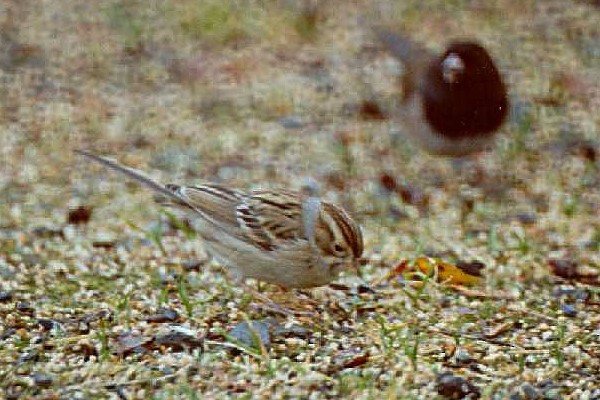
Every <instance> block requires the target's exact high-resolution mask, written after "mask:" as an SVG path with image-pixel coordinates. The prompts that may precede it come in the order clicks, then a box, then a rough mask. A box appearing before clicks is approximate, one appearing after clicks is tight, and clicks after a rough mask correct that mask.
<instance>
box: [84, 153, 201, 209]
mask: <svg viewBox="0 0 600 400" xmlns="http://www.w3.org/2000/svg"><path fill="white" fill-rule="evenodd" d="M75 153H77V154H80V155H82V156H84V157H87V158H89V159H91V160H94V161H96V162H98V163H100V164H102V165H104V166H106V167H108V168H110V169H112V170H114V171H117V172H120V173H122V174H124V175H126V176H128V177H130V178H132V179H133V180H135V181H137V182H139V183H141V184H142V185H144V186H146V187H148V188H150V189H152V190H154V191H155V192H158V193H160V194H162V195H165V196H167V197H168V198H172V199H173V200H176V201H177V202H178V203H184V204H185V205H186V206H188V207H190V208H191V209H195V207H193V206H192V205H191V204H189V202H188V201H186V200H185V199H184V198H182V197H181V196H179V195H178V194H177V193H176V192H173V191H171V190H169V189H168V188H167V187H165V186H164V185H162V184H160V183H158V182H156V181H155V180H153V179H150V178H148V177H147V176H146V175H144V174H143V173H142V172H140V171H138V170H136V169H133V168H129V167H125V166H123V165H121V164H119V163H117V162H116V161H113V160H110V159H108V158H104V157H101V156H98V155H96V154H93V153H90V152H89V151H87V150H75Z"/></svg>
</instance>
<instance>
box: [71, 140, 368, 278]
mask: <svg viewBox="0 0 600 400" xmlns="http://www.w3.org/2000/svg"><path fill="white" fill-rule="evenodd" d="M76 152H77V153H78V154H81V155H83V156H85V157H87V158H89V159H91V160H94V161H96V162H99V163H100V164H103V165H105V166H107V167H109V168H111V169H113V170H116V171H119V172H121V173H123V174H125V175H127V176H129V177H131V178H133V179H135V180H136V181H138V182H140V183H142V184H144V185H145V186H147V187H149V188H151V189H153V190H154V191H156V192H158V193H160V194H161V195H163V196H164V197H165V198H166V199H167V201H166V202H164V203H165V204H166V205H169V206H173V207H176V208H179V209H182V210H184V211H186V212H188V213H189V214H190V215H192V216H194V217H196V218H197V219H198V221H199V224H198V225H199V232H198V233H199V236H200V237H201V238H202V239H203V240H204V244H205V248H206V250H207V252H208V253H209V254H210V255H211V256H213V257H214V258H216V259H217V260H218V261H219V262H221V263H222V264H224V266H225V267H226V268H227V269H228V270H229V271H230V273H231V275H232V277H233V279H234V280H235V281H236V282H239V283H243V281H244V280H245V279H246V278H253V279H257V280H260V281H264V282H268V283H273V284H276V285H280V286H282V287H284V288H309V287H315V286H321V285H325V284H327V283H329V282H331V281H332V280H333V279H335V278H336V277H337V275H338V273H339V272H340V271H341V270H343V269H344V268H345V267H355V268H357V261H358V259H359V258H360V257H361V255H362V251H363V240H362V234H361V230H360V227H359V226H358V224H356V222H354V220H353V219H352V218H351V217H350V216H349V215H348V213H346V211H344V210H343V209H342V208H341V207H339V206H337V205H335V204H332V203H329V202H326V201H322V200H320V199H318V198H316V197H308V196H305V195H303V194H301V193H298V192H293V191H288V190H270V189H265V190H260V189H259V190H252V191H250V192H244V191H241V190H237V189H231V188H228V187H225V186H221V185H217V184H214V183H202V184H200V185H197V186H180V185H174V184H168V185H162V184H160V183H158V182H156V181H154V180H152V179H150V178H148V177H146V176H145V175H144V174H142V173H141V172H139V171H137V170H135V169H132V168H128V167H125V166H122V165H120V164H118V163H116V162H115V161H112V160H109V159H107V158H104V157H100V156H97V155H95V154H92V153H90V152H88V151H76Z"/></svg>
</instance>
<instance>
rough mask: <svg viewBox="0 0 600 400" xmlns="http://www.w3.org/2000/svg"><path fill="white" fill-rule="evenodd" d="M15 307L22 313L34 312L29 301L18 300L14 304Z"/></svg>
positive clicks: (30, 313)
mask: <svg viewBox="0 0 600 400" xmlns="http://www.w3.org/2000/svg"><path fill="white" fill-rule="evenodd" d="M15 309H16V310H17V311H18V312H20V313H23V314H29V315H32V314H33V313H34V312H35V309H34V308H33V307H32V306H31V303H29V302H27V301H18V302H17V303H16V304H15Z"/></svg>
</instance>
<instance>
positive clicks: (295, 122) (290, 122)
mask: <svg viewBox="0 0 600 400" xmlns="http://www.w3.org/2000/svg"><path fill="white" fill-rule="evenodd" d="M279 123H280V124H281V126H283V127H284V128H286V129H300V128H302V127H303V126H304V123H302V120H301V119H300V117H298V116H296V115H288V116H286V117H282V118H280V119H279Z"/></svg>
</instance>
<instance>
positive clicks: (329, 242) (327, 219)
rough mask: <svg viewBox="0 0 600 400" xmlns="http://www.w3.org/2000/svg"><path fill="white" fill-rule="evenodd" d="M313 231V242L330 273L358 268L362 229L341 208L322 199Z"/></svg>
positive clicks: (335, 274) (361, 247)
mask: <svg viewBox="0 0 600 400" xmlns="http://www.w3.org/2000/svg"><path fill="white" fill-rule="evenodd" d="M314 234H315V236H314V239H315V245H316V247H317V249H318V251H319V253H320V257H321V258H322V259H323V260H324V261H325V264H326V265H328V267H329V271H330V272H329V273H330V275H332V276H337V275H338V274H339V273H340V272H341V271H343V270H345V269H347V268H352V269H356V270H357V271H358V262H359V259H360V257H361V256H362V253H363V237H362V232H361V229H360V226H359V225H358V224H357V223H356V222H355V221H354V220H353V219H352V217H350V215H349V214H348V213H347V212H346V211H345V210H343V209H342V208H341V207H338V206H336V205H334V204H332V203H327V202H323V203H322V207H321V212H320V215H319V221H318V223H317V224H316V226H315V232H314Z"/></svg>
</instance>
